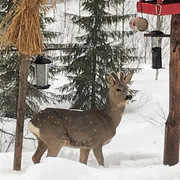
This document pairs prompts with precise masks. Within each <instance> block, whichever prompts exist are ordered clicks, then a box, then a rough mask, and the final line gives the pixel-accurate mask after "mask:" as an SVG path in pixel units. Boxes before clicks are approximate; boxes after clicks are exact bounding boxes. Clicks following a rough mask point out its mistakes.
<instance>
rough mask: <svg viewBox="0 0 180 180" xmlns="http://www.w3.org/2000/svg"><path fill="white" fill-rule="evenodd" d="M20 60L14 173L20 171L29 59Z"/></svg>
mask: <svg viewBox="0 0 180 180" xmlns="http://www.w3.org/2000/svg"><path fill="white" fill-rule="evenodd" d="M20 60H21V64H20V80H19V92H18V107H17V124H16V138H15V150H14V166H13V169H14V170H16V171H20V170H21V158H22V146H23V130H24V116H25V102H26V90H27V76H28V69H29V57H28V55H23V54H21V59H20Z"/></svg>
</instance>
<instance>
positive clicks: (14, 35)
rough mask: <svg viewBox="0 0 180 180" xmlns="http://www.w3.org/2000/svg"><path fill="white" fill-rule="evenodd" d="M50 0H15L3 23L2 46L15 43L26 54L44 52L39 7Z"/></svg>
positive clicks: (1, 26) (0, 39)
mask: <svg viewBox="0 0 180 180" xmlns="http://www.w3.org/2000/svg"><path fill="white" fill-rule="evenodd" d="M47 1H48V0H13V2H14V6H13V7H12V9H11V10H10V12H9V13H8V14H7V17H6V18H5V20H4V22H2V23H1V25H0V29H1V32H2V33H1V37H0V41H1V46H3V45H9V44H12V45H14V46H15V47H16V48H17V49H18V51H20V52H21V53H22V54H26V55H37V54H41V53H42V52H43V42H42V34H41V30H40V22H39V8H40V6H41V5H44V4H46V2H47Z"/></svg>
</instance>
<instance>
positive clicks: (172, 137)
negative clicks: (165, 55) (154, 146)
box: [164, 14, 180, 166]
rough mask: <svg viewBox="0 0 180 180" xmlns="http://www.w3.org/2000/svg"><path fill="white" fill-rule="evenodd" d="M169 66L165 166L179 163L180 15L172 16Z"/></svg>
mask: <svg viewBox="0 0 180 180" xmlns="http://www.w3.org/2000/svg"><path fill="white" fill-rule="evenodd" d="M170 39H171V42H170V43H171V44H170V65H169V81H170V82H169V85H170V94H169V116H168V119H167V122H166V126H165V142H164V164H165V165H169V166H172V165H175V164H177V163H178V162H179V131H180V128H179V127H180V126H179V125H180V14H176V15H172V19H171V36H170Z"/></svg>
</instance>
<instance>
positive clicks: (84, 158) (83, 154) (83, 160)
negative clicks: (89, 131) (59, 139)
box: [79, 148, 91, 164]
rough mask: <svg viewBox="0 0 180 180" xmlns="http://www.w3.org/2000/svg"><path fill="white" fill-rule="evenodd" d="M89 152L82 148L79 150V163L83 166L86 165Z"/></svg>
mask: <svg viewBox="0 0 180 180" xmlns="http://www.w3.org/2000/svg"><path fill="white" fill-rule="evenodd" d="M90 150H91V149H84V148H81V149H80V156H79V162H81V163H83V164H87V160H88V156H89V152H90Z"/></svg>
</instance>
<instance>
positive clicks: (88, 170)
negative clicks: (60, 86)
mask: <svg viewBox="0 0 180 180" xmlns="http://www.w3.org/2000/svg"><path fill="white" fill-rule="evenodd" d="M142 68H143V69H142V71H141V72H140V73H138V74H135V75H134V77H133V81H134V83H133V85H132V86H131V88H133V89H137V90H139V93H138V94H137V95H136V97H134V98H133V99H134V100H135V102H134V103H130V104H128V105H127V106H126V111H125V113H124V115H123V118H122V121H121V123H120V125H119V126H118V128H117V133H116V135H115V137H114V138H113V140H112V141H111V142H110V143H109V144H108V145H106V146H104V148H103V152H104V158H105V167H99V166H98V164H97V162H96V160H95V158H94V156H93V154H92V153H91V154H90V156H89V160H88V164H87V166H86V165H83V164H81V163H79V162H78V156H79V150H78V149H70V148H67V147H64V148H63V149H62V150H61V152H60V153H59V155H58V157H57V158H46V157H45V156H43V158H42V161H41V163H39V164H36V165H34V164H33V163H32V161H31V156H32V154H33V152H34V145H33V143H32V142H28V141H25V143H24V150H23V158H22V171H20V172H15V171H13V170H12V167H13V152H8V153H0V179H1V180H39V179H43V180H50V179H51V180H59V179H61V180H72V179H73V180H94V179H96V180H102V179H103V180H180V164H177V165H176V166H172V167H169V166H164V165H163V162H162V161H163V146H164V123H165V120H166V118H167V115H168V89H169V88H168V69H163V70H160V74H159V80H158V81H155V80H154V79H155V71H154V70H153V69H151V67H150V65H144V66H142ZM63 79H64V78H63V77H62V78H60V79H59V81H60V82H61V83H62V81H63ZM55 84H57V82H56V83H55ZM51 88H52V90H53V88H54V86H53V85H52V86H51ZM61 107H63V105H61ZM25 127H27V125H25Z"/></svg>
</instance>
